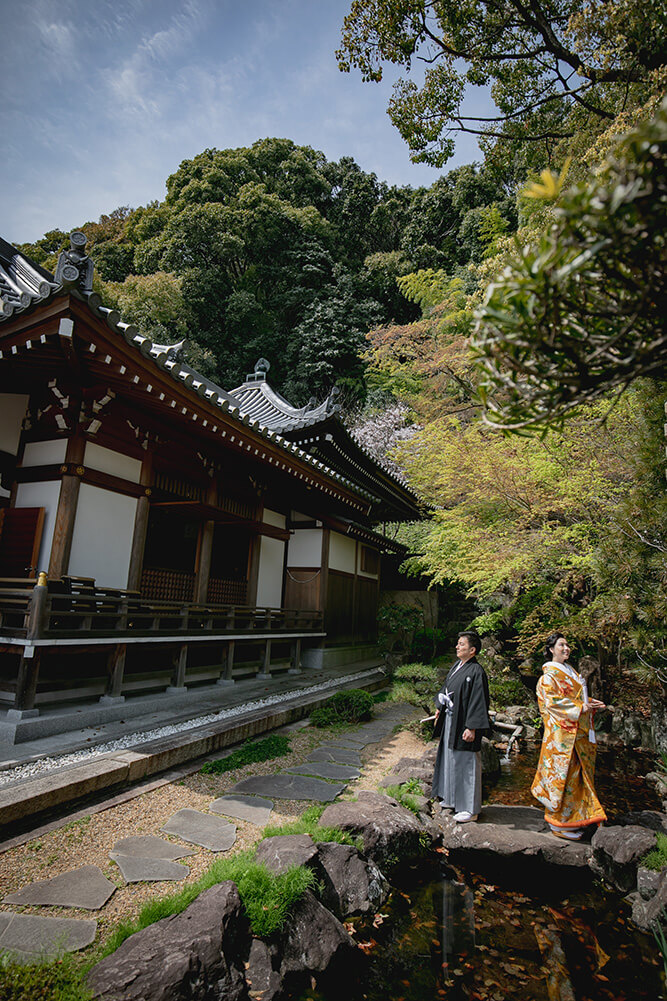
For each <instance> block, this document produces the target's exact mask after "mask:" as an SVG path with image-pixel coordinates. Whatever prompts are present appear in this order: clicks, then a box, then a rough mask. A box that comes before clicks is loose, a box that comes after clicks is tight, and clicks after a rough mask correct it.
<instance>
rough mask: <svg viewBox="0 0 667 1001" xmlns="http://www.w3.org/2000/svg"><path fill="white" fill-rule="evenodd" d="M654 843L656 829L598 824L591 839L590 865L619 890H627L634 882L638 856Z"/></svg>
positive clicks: (631, 887) (634, 885)
mask: <svg viewBox="0 0 667 1001" xmlns="http://www.w3.org/2000/svg"><path fill="white" fill-rule="evenodd" d="M655 844H656V840H655V832H654V831H650V830H648V828H646V827H637V826H632V825H628V826H626V827H616V826H614V827H600V828H599V829H598V830H597V831H596V832H595V834H594V835H593V839H592V841H591V847H592V849H593V854H592V856H591V860H590V866H591V869H592V870H593V872H594V873H596V875H598V876H601V877H602V878H603V879H605V880H606V881H607V882H608V883H611V885H612V886H615V887H616V889H617V890H620V891H621V893H629V892H630V891H631V890H634V889H635V887H636V886H637V866H638V863H639V860H640V859H641V857H642V856H643V855H645V854H646V853H647V852H649V851H651V849H652V848H655Z"/></svg>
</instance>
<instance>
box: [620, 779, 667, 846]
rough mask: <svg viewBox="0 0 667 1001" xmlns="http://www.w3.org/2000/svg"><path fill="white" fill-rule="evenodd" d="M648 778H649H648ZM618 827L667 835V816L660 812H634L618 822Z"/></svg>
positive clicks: (625, 815)
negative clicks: (643, 828)
mask: <svg viewBox="0 0 667 1001" xmlns="http://www.w3.org/2000/svg"><path fill="white" fill-rule="evenodd" d="M647 778H648V776H647ZM616 826H617V827H647V828H648V829H649V830H650V831H662V833H663V834H667V814H665V813H661V812H660V811H659V810H633V811H632V813H626V814H624V815H623V816H622V817H619V818H618V819H617V820H616Z"/></svg>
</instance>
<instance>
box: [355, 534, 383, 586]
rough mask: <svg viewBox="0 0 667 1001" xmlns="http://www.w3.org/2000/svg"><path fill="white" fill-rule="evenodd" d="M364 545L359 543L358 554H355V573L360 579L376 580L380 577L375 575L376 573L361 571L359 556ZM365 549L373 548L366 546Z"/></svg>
mask: <svg viewBox="0 0 667 1001" xmlns="http://www.w3.org/2000/svg"><path fill="white" fill-rule="evenodd" d="M364 545H365V543H363V542H360V543H359V548H358V553H357V563H358V566H357V573H358V574H359V576H360V577H368V578H369V579H370V580H377V579H378V577H379V576H380V575H379V574H377V573H368V572H367V571H366V570H362V569H361V554H362V552H363V547H364ZM367 548H368V549H372V548H373V547H372V546H368V547H367ZM376 551H377V550H376Z"/></svg>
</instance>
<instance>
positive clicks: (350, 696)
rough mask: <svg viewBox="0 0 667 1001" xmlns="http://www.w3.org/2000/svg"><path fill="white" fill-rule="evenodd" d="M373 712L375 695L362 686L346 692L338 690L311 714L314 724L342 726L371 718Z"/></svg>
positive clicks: (319, 725)
mask: <svg viewBox="0 0 667 1001" xmlns="http://www.w3.org/2000/svg"><path fill="white" fill-rule="evenodd" d="M372 713H373V696H372V695H371V694H370V692H365V691H363V689H361V688H349V689H348V690H347V691H345V692H336V694H335V695H332V696H331V698H330V699H327V700H326V702H325V703H324V705H321V706H319V707H318V708H317V709H314V710H313V711H312V713H311V714H310V722H311V723H312V725H313V726H318V727H325V726H341V725H343V724H346V723H359V722H361V720H365V719H370V718H371V715H372Z"/></svg>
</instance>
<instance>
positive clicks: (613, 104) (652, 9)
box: [337, 0, 667, 166]
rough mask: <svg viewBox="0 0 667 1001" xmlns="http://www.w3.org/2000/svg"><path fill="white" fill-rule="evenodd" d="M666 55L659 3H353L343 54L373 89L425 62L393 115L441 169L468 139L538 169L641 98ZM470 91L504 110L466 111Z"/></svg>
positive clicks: (399, 88) (404, 85)
mask: <svg viewBox="0 0 667 1001" xmlns="http://www.w3.org/2000/svg"><path fill="white" fill-rule="evenodd" d="M666 52H667V18H666V17H665V10H664V4H662V3H661V2H660V0H529V2H526V0H353V2H352V4H351V7H350V12H349V14H348V15H347V17H346V18H345V20H344V24H343V33H342V42H341V47H340V49H339V51H338V53H337V56H338V60H339V66H340V68H341V69H342V70H343V71H347V72H349V71H350V70H351V69H352V68H356V69H358V70H360V72H361V74H362V77H363V79H364V80H367V81H378V80H380V79H381V78H382V73H383V67H384V65H385V64H395V65H398V66H401V67H403V68H405V69H406V70H408V71H409V70H410V69H411V68H412V67H413V64H414V63H415V61H420V62H421V63H423V64H424V66H425V72H424V79H423V82H422V83H421V85H420V84H418V83H417V82H416V81H415V80H414V79H406V80H400V81H399V82H398V83H397V84H396V85H395V88H394V94H393V97H392V99H391V101H390V104H389V109H388V110H389V115H390V117H391V119H392V121H393V122H394V124H395V125H396V127H397V128H398V130H399V131H400V133H401V135H402V136H403V138H404V139H405V141H406V142H407V144H408V146H409V147H410V150H411V153H412V158H413V159H414V160H416V161H425V162H427V163H431V164H433V165H435V166H442V165H443V164H444V163H446V161H447V160H449V159H450V157H451V156H452V155H453V153H454V149H455V141H454V134H455V133H457V132H469V133H473V134H475V135H478V136H481V137H482V139H483V141H484V144H485V148H486V149H487V150H490V149H493V148H494V147H496V146H498V145H499V146H501V147H507V146H508V145H509V146H513V147H514V148H515V149H519V150H520V152H521V155H522V156H523V158H524V163H532V164H533V165H537V164H539V163H540V161H541V162H542V164H545V163H549V162H550V161H551V158H552V156H553V151H554V149H555V148H557V147H559V146H562V145H563V143H564V142H568V141H569V140H571V139H572V138H573V137H574V136H576V135H577V133H578V132H579V131H581V129H582V128H584V129H585V130H586V131H587V132H588V131H591V130H592V131H596V130H597V131H600V130H601V129H603V128H604V127H605V125H606V124H608V123H609V122H611V121H613V120H614V118H615V117H616V116H617V115H618V114H619V113H620V112H621V111H622V110H623V109H624V108H625V107H627V106H628V103H629V102H630V103H632V102H636V101H640V102H641V101H642V100H643V99H645V95H646V94H647V92H649V91H651V90H653V89H655V87H656V80H657V79H658V78H660V77H661V76H662V77H663V78H664V69H665V59H666ZM469 86H478V87H479V86H482V87H487V88H490V90H491V94H492V97H493V101H494V102H495V105H496V109H497V113H496V114H492V115H488V116H480V115H475V114H464V112H463V110H462V104H463V99H464V96H465V92H466V88H467V87H469Z"/></svg>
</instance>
